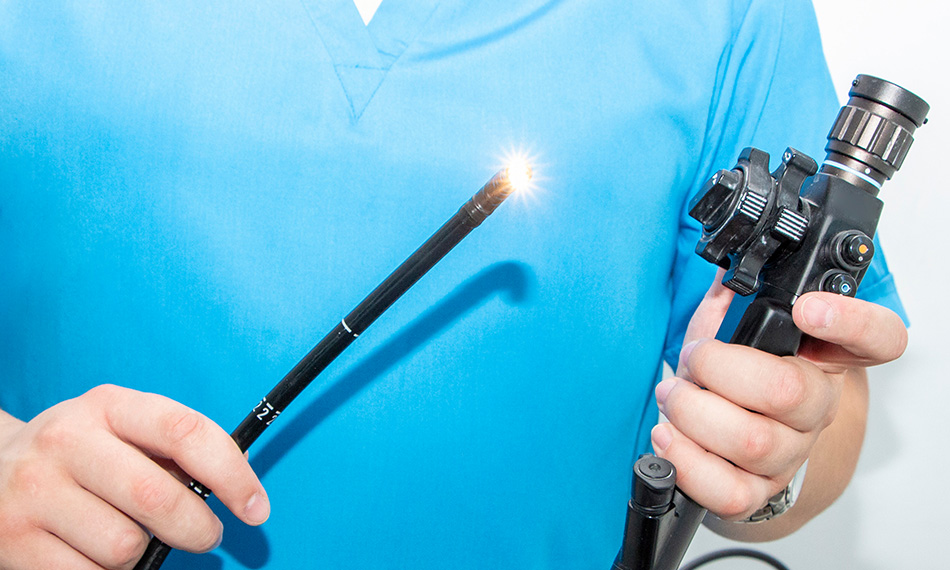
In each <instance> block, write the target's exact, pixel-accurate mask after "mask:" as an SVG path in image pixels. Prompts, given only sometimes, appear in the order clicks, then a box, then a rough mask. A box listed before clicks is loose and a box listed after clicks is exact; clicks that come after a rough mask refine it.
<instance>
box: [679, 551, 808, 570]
mask: <svg viewBox="0 0 950 570" xmlns="http://www.w3.org/2000/svg"><path fill="white" fill-rule="evenodd" d="M736 557H744V558H754V559H756V560H761V561H762V562H765V563H766V564H769V565H771V566H772V567H773V568H776V569H777V570H789V568H788V566H786V565H784V564H782V563H781V562H780V561H779V560H777V559H776V558H774V557H772V556H769V555H768V554H766V553H764V552H759V551H758V550H751V549H749V548H727V549H724V550H717V551H716V552H710V553H709V554H704V555H703V556H700V557H699V558H697V559H696V560H693V561H691V562H689V563H687V564H684V565H683V566H680V570H696V568H699V567H700V566H703V565H705V564H708V563H710V562H715V561H716V560H722V559H723V558H736Z"/></svg>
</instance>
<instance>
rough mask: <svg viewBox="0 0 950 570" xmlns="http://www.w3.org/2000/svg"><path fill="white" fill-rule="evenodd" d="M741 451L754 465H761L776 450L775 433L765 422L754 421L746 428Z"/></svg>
mask: <svg viewBox="0 0 950 570" xmlns="http://www.w3.org/2000/svg"><path fill="white" fill-rule="evenodd" d="M741 446H742V447H741V453H742V454H743V456H744V457H745V458H746V460H747V461H748V463H749V464H750V465H752V466H761V465H762V464H764V463H765V462H766V461H768V460H769V458H770V457H771V456H772V454H773V453H774V451H775V435H774V433H773V432H772V430H771V429H769V428H768V427H767V426H765V425H763V422H756V421H753V422H751V423H750V426H749V427H748V429H746V430H745V434H744V437H743V439H742V444H741Z"/></svg>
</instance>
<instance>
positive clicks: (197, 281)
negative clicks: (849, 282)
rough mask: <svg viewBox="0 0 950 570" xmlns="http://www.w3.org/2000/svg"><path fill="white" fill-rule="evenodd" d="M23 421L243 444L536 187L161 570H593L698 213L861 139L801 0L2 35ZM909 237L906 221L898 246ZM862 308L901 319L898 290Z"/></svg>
mask: <svg viewBox="0 0 950 570" xmlns="http://www.w3.org/2000/svg"><path fill="white" fill-rule="evenodd" d="M0 85H2V86H3V87H2V89H0V268H2V271H3V274H4V277H3V279H2V280H0V377H2V378H3V380H2V389H0V407H2V408H3V409H6V410H8V411H10V412H11V413H13V414H14V415H17V416H18V417H21V418H23V419H28V418H30V417H32V416H33V415H34V414H36V413H38V412H39V411H40V410H42V409H44V408H46V407H48V406H51V405H53V404H55V403H56V402H59V401H61V400H63V399H66V398H70V397H74V396H77V395H79V394H81V393H83V392H84V391H86V390H88V389H89V388H91V387H93V386H95V385H98V384H101V383H104V382H112V383H116V384H120V385H124V386H128V387H131V388H135V389H139V390H147V391H153V392H158V393H161V394H164V395H167V396H169V397H172V398H174V399H176V400H179V401H181V402H183V403H184V404H186V405H188V406H191V407H193V408H195V409H197V410H199V411H201V412H203V413H204V414H206V415H208V416H209V417H211V418H212V419H213V420H215V421H217V422H218V423H220V424H221V425H222V427H224V429H225V430H227V431H230V430H231V429H232V428H233V427H234V426H236V425H237V424H238V423H239V422H240V420H241V419H242V418H243V417H244V415H245V414H246V413H247V412H248V411H249V410H250V408H251V407H252V406H253V405H254V404H255V403H256V402H257V401H258V400H259V399H260V397H261V396H262V395H263V394H265V393H266V392H267V391H268V390H269V389H270V388H271V387H272V386H273V385H274V384H275V383H276V382H277V381H278V380H279V379H280V378H281V377H282V376H283V375H284V373H286V372H287V371H288V370H289V369H290V368H291V367H292V366H293V365H294V364H295V363H296V362H297V360H299V359H300V358H301V357H302V356H303V355H304V354H305V353H306V352H307V351H308V350H309V349H310V347H311V346H312V345H313V344H314V343H316V342H317V341H318V340H319V339H320V338H321V337H322V336H323V334H324V333H326V332H327V331H329V330H330V329H331V328H332V327H333V326H335V325H336V324H337V323H338V322H339V319H340V317H342V316H343V315H345V314H346V313H347V312H348V311H349V310H350V309H351V308H353V307H354V306H355V305H356V304H357V303H358V302H359V301H360V300H361V299H362V298H363V297H364V296H365V295H366V294H367V293H368V292H369V291H371V290H372V289H373V288H374V287H375V286H376V285H377V284H378V283H379V282H380V281H381V280H382V279H383V278H384V277H386V275H388V274H389V272H390V271H392V270H393V269H394V268H395V267H396V266H397V265H398V264H399V263H400V262H401V261H402V260H403V259H405V257H406V256H408V255H409V254H410V253H411V252H412V251H413V250H414V249H415V248H416V247H417V246H418V245H419V244H421V243H422V242H423V241H424V240H425V239H426V238H427V237H428V236H429V235H430V234H431V233H432V232H433V231H434V230H435V229H436V228H438V227H439V225H441V224H442V223H443V222H444V221H445V220H446V219H447V218H448V217H449V216H450V215H452V214H453V213H454V212H455V211H456V210H457V208H458V207H459V206H460V205H461V204H462V203H463V202H464V201H465V200H467V199H468V198H469V197H470V196H471V195H472V194H473V193H474V192H475V191H476V190H477V189H478V188H479V187H480V186H481V185H482V184H484V183H485V182H486V181H487V180H488V179H489V178H490V177H491V176H492V174H493V173H494V172H495V171H497V170H498V169H499V168H500V167H502V166H504V164H505V162H506V157H507V156H510V155H513V154H522V155H525V156H528V157H529V158H530V159H531V161H532V163H533V165H534V170H535V172H536V188H535V189H534V190H533V191H532V192H530V193H526V194H524V195H519V196H517V197H516V198H513V199H511V200H509V201H508V202H507V203H505V204H504V205H503V206H502V207H501V208H500V209H499V210H498V211H497V212H496V213H495V214H494V215H493V216H492V217H491V218H489V220H488V221H487V222H486V223H485V224H484V225H483V226H482V227H480V228H479V229H477V230H476V232H475V233H474V234H472V235H471V236H470V237H469V238H467V239H466V240H465V241H464V242H463V243H462V244H461V245H460V246H459V247H458V248H457V249H456V250H455V251H453V252H452V253H451V254H450V255H449V256H448V257H447V258H446V259H445V260H444V261H443V262H442V263H440V264H439V265H438V266H437V267H436V268H435V269H434V270H433V271H432V272H431V273H430V274H429V275H427V276H426V277H425V278H423V279H422V280H421V281H420V282H419V283H418V285H417V286H416V287H415V288H413V289H412V290H411V291H410V292H409V293H408V294H407V295H406V296H405V297H403V298H402V299H401V300H400V301H398V302H397V303H396V305H395V306H394V307H393V308H392V309H391V310H390V311H389V312H388V313H386V314H385V315H384V316H383V317H382V318H380V319H379V321H377V323H376V324H375V325H374V326H373V327H371V328H370V329H369V330H368V331H367V332H366V333H365V334H364V335H362V336H361V337H360V338H359V339H358V340H357V341H356V342H355V343H354V345H353V346H352V347H351V348H350V349H349V350H348V351H347V352H346V353H345V354H344V355H343V356H342V357H340V358H339V359H338V360H337V361H336V362H334V363H333V365H332V366H331V367H330V368H329V369H328V370H327V371H326V372H325V373H324V374H323V375H321V376H320V377H319V378H318V379H317V380H316V381H315V382H314V384H313V385H312V386H311V388H310V389H309V390H308V391H307V392H305V393H304V395H303V396H301V397H300V399H299V400H298V401H297V402H295V403H294V405H293V406H291V407H290V408H289V409H288V410H287V411H285V413H284V414H283V415H282V416H281V417H280V420H279V421H277V422H276V423H275V424H274V425H273V426H272V427H271V429H270V430H269V431H268V432H267V433H266V434H265V435H264V436H263V437H262V438H261V439H260V440H259V441H258V443H257V444H255V446H254V447H253V448H252V449H251V461H252V465H253V466H254V468H255V469H256V470H257V471H258V473H259V474H260V475H261V476H262V480H263V482H264V484H265V486H266V487H267V489H268V491H269V495H270V499H271V501H272V516H271V519H270V520H269V521H268V522H267V523H266V524H265V525H264V526H263V527H260V528H248V527H246V526H244V525H243V524H241V523H240V522H238V521H237V520H236V519H234V517H233V516H231V515H229V514H227V513H226V512H224V510H223V509H222V508H221V506H220V504H217V503H216V502H214V500H213V499H212V504H213V505H214V507H215V509H216V510H217V511H218V512H219V514H220V515H221V516H222V518H223V520H224V522H225V527H226V530H225V538H224V543H223V545H222V546H221V548H219V549H218V550H216V551H215V552H214V553H212V554H207V555H201V556H197V555H188V554H184V553H180V552H176V553H173V554H172V555H171V556H170V557H169V560H168V562H166V564H165V568H169V569H174V568H189V569H199V570H201V569H229V570H230V569H237V568H255V569H258V568H268V569H270V568H275V569H276V568H299V567H307V568H310V567H312V568H378V569H383V568H413V569H417V570H422V569H427V568H445V567H452V568H457V569H464V568H473V569H474V568H479V569H481V568H513V569H514V568H517V569H519V570H526V569H530V568H538V569H541V568H554V567H558V568H591V569H602V568H606V567H608V566H609V564H610V561H611V560H612V558H613V556H614V554H615V553H616V549H617V548H618V546H619V541H620V537H621V530H622V523H623V516H624V509H625V505H626V500H627V496H628V492H629V479H630V472H629V468H630V465H631V463H632V461H633V459H634V458H635V457H636V455H637V454H639V453H641V452H643V451H645V450H646V449H647V447H648V445H649V428H650V426H651V425H652V424H653V423H654V422H655V421H656V409H655V404H654V403H653V401H652V392H653V386H654V383H655V381H656V379H657V377H658V375H659V370H660V367H661V360H662V358H664V356H665V358H666V359H667V360H672V361H675V359H676V354H677V352H678V350H679V343H680V340H681V338H682V335H683V331H684V330H685V324H686V322H687V320H688V318H689V315H690V314H691V312H692V310H693V309H694V307H695V306H696V304H697V303H698V301H699V299H700V298H701V297H702V294H703V292H704V291H705V290H706V288H707V287H708V285H709V283H710V282H711V279H712V277H713V274H714V269H715V268H714V267H712V266H711V265H709V264H708V263H706V262H705V261H703V260H701V259H700V258H699V257H698V256H696V255H695V254H693V253H692V252H693V248H694V246H695V243H696V240H697V238H698V228H697V227H696V224H695V223H694V222H693V221H692V220H690V219H689V218H688V217H687V216H686V215H685V213H684V210H685V208H684V204H685V203H686V202H687V201H688V199H689V197H690V196H691V195H692V194H693V193H695V191H696V190H697V189H698V188H699V187H700V186H701V184H702V182H703V181H705V179H706V178H707V177H708V176H709V174H710V173H711V172H713V171H715V170H717V169H720V168H731V167H732V166H733V165H734V164H735V161H736V159H737V157H738V154H739V151H740V150H741V149H742V148H743V147H745V146H749V145H755V146H758V147H760V148H762V149H764V150H766V151H768V152H770V153H771V154H772V156H774V157H778V156H780V153H781V152H782V151H783V150H784V149H785V147H787V146H793V147H796V148H799V149H803V150H805V151H807V152H809V153H810V154H811V155H812V156H814V157H817V158H820V157H822V156H823V153H822V147H823V144H824V140H825V135H826V134H827V130H828V128H829V127H830V125H831V122H832V120H833V118H834V116H835V114H836V111H837V103H836V101H835V96H834V91H833V89H832V86H831V85H830V83H829V78H828V73H827V70H826V67H825V64H824V60H823V56H822V53H821V46H820V41H819V37H818V30H817V26H816V23H815V19H814V14H813V12H812V8H811V6H810V4H809V3H807V2H802V1H797V0H788V1H785V2H781V1H779V2H776V1H765V0H761V1H759V0H754V1H749V0H744V1H743V0H737V1H735V2H731V3H723V2H718V1H712V0H683V1H674V2H658V3H647V2H628V1H619V0H616V1H615V0H602V1H596V2H591V1H587V0H558V1H547V0H527V1H523V2H510V1H503V0H442V1H436V0H384V1H383V2H382V5H381V6H380V8H379V11H378V12H377V14H376V15H375V17H374V18H373V20H372V21H371V22H370V24H369V25H368V26H364V25H363V23H362V21H361V19H360V16H359V14H358V12H357V10H356V8H355V6H354V5H353V3H352V2H351V0H302V2H298V1H291V0H285V1H277V2H266V3H245V2H225V1H223V0H212V1H207V2H181V1H171V2H169V1H161V2H158V1H142V2H134V3H113V4H111V5H109V6H103V5H101V4H99V3H48V2H43V3H36V2H5V3H3V5H2V7H0ZM885 215H886V214H885ZM862 291H863V295H864V296H866V297H868V298H871V299H873V300H876V301H878V302H881V303H884V304H887V305H889V306H892V307H895V308H899V301H898V300H897V297H896V294H895V293H894V288H893V281H892V279H891V277H890V276H889V274H888V273H887V271H886V267H885V266H884V264H883V258H882V257H878V258H877V260H876V261H875V264H874V265H873V268H872V270H871V271H870V273H869V275H868V277H867V278H866V282H865V285H864V286H863V289H862Z"/></svg>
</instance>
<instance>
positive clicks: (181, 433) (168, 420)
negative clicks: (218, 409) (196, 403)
mask: <svg viewBox="0 0 950 570" xmlns="http://www.w3.org/2000/svg"><path fill="white" fill-rule="evenodd" d="M163 423H164V425H163V426H162V428H163V429H162V433H164V434H165V438H166V440H167V441H168V443H170V444H171V445H172V446H173V447H174V448H178V449H180V448H182V447H188V446H190V445H191V444H192V442H194V441H196V440H198V439H200V438H201V437H202V436H203V434H204V432H205V429H206V424H205V422H204V421H202V417H201V416H200V415H199V414H198V412H195V411H193V410H187V411H184V412H175V413H171V414H168V415H167V416H165V418H164V419H163Z"/></svg>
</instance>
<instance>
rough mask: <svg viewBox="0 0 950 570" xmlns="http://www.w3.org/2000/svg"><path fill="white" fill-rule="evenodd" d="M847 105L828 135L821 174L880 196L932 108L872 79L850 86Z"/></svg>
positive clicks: (896, 87) (864, 78) (900, 89)
mask: <svg viewBox="0 0 950 570" xmlns="http://www.w3.org/2000/svg"><path fill="white" fill-rule="evenodd" d="M848 95H849V97H850V98H849V99H848V103H847V105H845V106H844V107H842V108H841V111H840V112H839V113H838V117H837V119H836V120H835V123H834V126H832V128H831V131H830V132H829V133H828V144H827V146H825V151H826V152H827V156H826V157H825V162H824V164H823V165H822V168H821V171H822V172H824V173H827V174H831V175H834V176H839V177H842V178H845V179H846V180H848V181H849V182H851V183H853V184H855V185H856V186H859V187H861V188H863V189H864V190H866V191H867V192H869V193H871V194H872V195H877V192H878V191H879V190H880V189H881V185H882V184H883V183H884V182H885V181H886V180H889V179H890V178H891V177H892V176H894V173H895V172H897V171H898V170H899V169H900V167H901V165H903V163H904V158H905V157H906V156H907V152H908V151H909V150H910V146H911V144H913V142H914V132H915V131H916V130H917V128H918V127H920V126H922V125H924V124H925V123H926V122H927V113H928V112H929V111H930V105H928V104H927V102H926V101H924V100H923V99H921V98H920V97H918V96H917V95H914V94H913V93H911V92H910V91H908V90H906V89H904V88H903V87H900V86H899V85H895V84H894V83H891V82H890V81H885V80H883V79H879V78H877V77H872V76H870V75H859V76H857V78H856V79H855V80H854V81H853V82H852V84H851V90H850V91H849V92H848Z"/></svg>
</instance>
